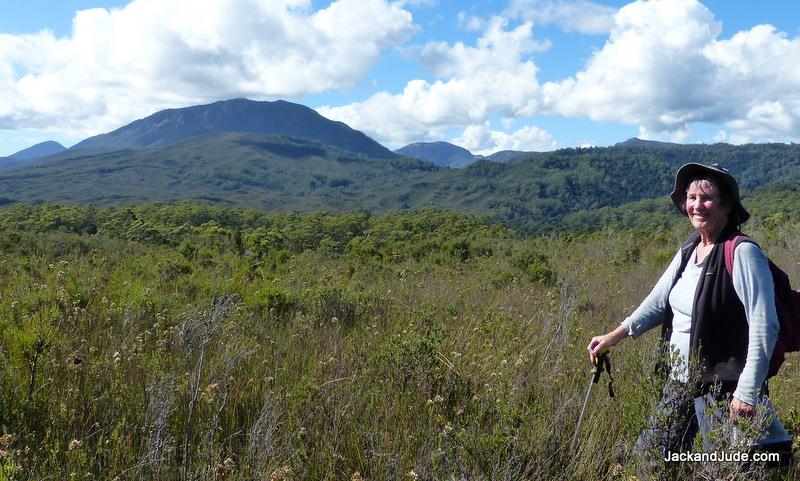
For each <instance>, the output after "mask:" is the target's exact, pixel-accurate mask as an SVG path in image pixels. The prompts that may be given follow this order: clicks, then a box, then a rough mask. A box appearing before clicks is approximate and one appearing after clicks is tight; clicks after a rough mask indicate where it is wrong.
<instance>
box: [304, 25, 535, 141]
mask: <svg viewBox="0 0 800 481" xmlns="http://www.w3.org/2000/svg"><path fill="white" fill-rule="evenodd" d="M506 27H507V23H506V21H505V20H503V19H501V18H493V19H492V20H491V21H490V22H489V26H488V28H487V30H486V31H485V32H484V33H483V35H482V36H481V38H480V39H479V40H478V41H477V43H476V45H475V46H467V45H464V44H463V43H461V42H457V43H455V44H453V45H450V44H447V43H444V42H432V43H429V44H427V45H425V46H424V47H423V48H422V51H421V53H420V58H421V59H422V61H423V62H424V63H425V64H426V65H427V66H428V68H429V69H430V70H431V71H432V72H433V73H434V74H435V75H436V76H437V77H438V78H439V79H441V80H436V81H433V82H428V81H425V80H412V81H410V82H408V83H407V84H406V86H405V88H404V89H403V91H402V92H400V93H397V94H391V93H389V92H380V93H378V94H375V95H373V96H372V97H370V98H368V99H366V100H365V101H363V102H357V103H352V104H349V105H344V106H338V107H336V106H324V107H320V108H319V109H317V110H318V111H319V112H320V113H321V114H322V115H325V116H326V117H329V118H334V119H337V120H341V121H343V122H345V123H347V124H348V125H351V126H353V127H355V128H357V129H361V130H364V131H365V132H367V133H368V134H369V135H371V136H373V137H375V138H377V139H378V140H380V141H382V142H386V143H388V144H390V145H392V146H393V147H394V146H396V147H399V146H402V145H405V144H406V143H409V142H412V141H421V140H441V138H442V136H443V135H444V133H445V132H447V131H448V130H451V129H453V128H464V127H465V126H468V125H471V124H476V123H483V122H484V121H485V120H487V119H488V118H489V117H491V116H493V115H499V116H501V117H517V116H521V115H528V114H529V113H532V112H535V111H537V110H538V109H539V106H538V102H539V98H540V94H539V83H538V81H537V80H536V72H537V67H536V65H535V64H534V63H533V61H532V60H530V59H528V58H526V57H527V55H528V54H530V53H532V52H535V51H539V50H540V49H541V48H543V45H542V44H541V43H540V42H537V41H536V40H535V39H534V38H533V26H532V25H531V23H524V24H522V25H520V26H518V27H516V28H513V29H511V30H507V29H506Z"/></svg>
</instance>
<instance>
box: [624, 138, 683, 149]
mask: <svg viewBox="0 0 800 481" xmlns="http://www.w3.org/2000/svg"><path fill="white" fill-rule="evenodd" d="M682 145H683V144H676V143H673V142H660V141H658V140H644V139H640V138H639V137H631V138H630V139H628V140H625V141H623V142H619V143H617V144H616V145H615V146H616V147H680V146H682Z"/></svg>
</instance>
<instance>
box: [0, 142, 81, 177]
mask: <svg viewBox="0 0 800 481" xmlns="http://www.w3.org/2000/svg"><path fill="white" fill-rule="evenodd" d="M65 150H67V148H66V147H64V146H63V145H61V144H59V143H58V142H54V141H52V140H48V141H47V142H41V143H38V144H36V145H34V146H32V147H28V148H27V149H23V150H20V151H19V152H17V153H15V154H11V155H9V156H8V157H0V170H7V169H12V168H14V167H18V166H21V165H23V164H26V163H28V162H30V161H33V160H36V159H40V158H42V157H47V156H48V155H53V154H58V153H60V152H64V151H65Z"/></svg>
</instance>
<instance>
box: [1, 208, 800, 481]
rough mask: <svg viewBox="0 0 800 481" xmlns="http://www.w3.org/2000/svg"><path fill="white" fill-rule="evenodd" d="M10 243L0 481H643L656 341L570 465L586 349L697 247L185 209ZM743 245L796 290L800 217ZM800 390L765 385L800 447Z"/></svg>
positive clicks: (91, 217)
mask: <svg viewBox="0 0 800 481" xmlns="http://www.w3.org/2000/svg"><path fill="white" fill-rule="evenodd" d="M0 227H2V230H0V295H1V296H2V297H1V298H0V366H1V367H0V436H2V437H0V443H2V445H0V479H75V480H79V479H83V480H88V479H120V480H123V479H131V480H133V479H202V480H205V479H241V480H245V479H248V480H249V479H264V480H278V479H351V480H355V479H368V480H390V479H391V480H394V479H417V478H421V479H628V477H629V476H630V475H632V474H634V468H635V465H636V463H635V462H634V459H633V458H632V457H631V456H630V455H629V453H630V450H631V447H632V445H633V442H634V440H635V438H636V436H637V434H638V433H639V431H640V430H641V429H642V427H643V426H644V423H645V419H646V416H647V413H649V412H651V411H652V406H653V404H654V403H655V401H656V400H657V391H658V385H657V383H656V382H655V381H654V378H653V376H651V373H652V368H653V363H654V361H655V359H654V354H653V353H654V352H655V349H654V347H655V345H656V341H657V339H656V338H657V335H656V333H652V334H651V335H649V336H646V338H643V339H640V340H638V341H635V342H626V343H624V344H623V345H621V346H620V347H619V348H617V349H615V351H614V352H613V354H612V356H613V359H612V361H613V363H614V369H615V371H614V374H615V380H616V390H617V398H615V399H610V398H608V397H607V395H606V394H605V393H604V392H603V389H597V390H596V391H595V396H594V398H593V399H592V403H591V408H590V412H589V415H588V418H587V420H586V421H585V423H584V426H583V430H582V431H583V432H582V436H581V442H580V444H579V446H578V452H577V453H576V454H573V453H570V452H569V449H568V448H569V443H570V440H571V438H572V435H573V432H574V428H575V424H576V422H577V418H578V414H579V411H580V408H581V405H582V402H583V396H584V394H585V389H586V382H587V380H588V374H589V372H588V371H589V367H590V366H588V363H587V361H586V354H585V345H586V344H587V342H588V339H589V338H590V337H591V336H592V335H594V334H596V333H600V332H605V331H606V330H608V329H609V328H611V327H612V326H614V325H615V324H616V323H618V322H619V321H620V320H621V319H622V318H623V317H624V316H625V315H626V314H627V313H629V312H630V311H631V309H632V308H633V307H634V306H635V305H636V304H637V303H638V302H639V301H640V300H641V299H642V298H643V297H644V296H645V295H646V294H647V292H648V290H649V288H650V286H652V284H653V283H654V281H655V279H656V278H657V276H658V275H659V274H660V272H661V270H662V269H663V268H664V266H665V265H666V263H667V262H668V261H669V259H670V258H671V257H672V255H673V254H674V251H675V247H676V246H677V245H678V243H679V242H681V241H682V240H683V239H684V238H685V237H686V235H687V233H688V231H687V230H686V229H685V227H684V226H682V225H679V226H677V227H668V228H662V229H659V230H648V231H612V230H603V231H599V232H596V233H594V234H591V235H585V236H563V237H552V238H544V237H542V238H519V237H517V236H516V235H515V234H514V233H512V232H511V231H508V230H506V229H504V228H502V227H499V226H488V225H486V224H484V223H482V222H480V221H479V220H476V219H474V218H472V217H468V216H464V215H460V214H452V213H448V212H442V211H423V212H417V213H410V214H404V215H400V214H391V215H385V216H380V217H371V216H368V215H366V214H349V215H342V216H335V215H329V214H316V215H308V216H299V215H294V214H269V215H265V214H261V213H258V212H256V211H244V210H238V209H224V208H208V207H202V206H197V205H192V204H179V205H171V206H169V205H168V206H158V205H149V206H140V207H129V208H127V207H126V208H116V209H104V210H95V209H92V208H73V207H59V206H53V205H50V206H47V205H45V206H38V207H30V206H15V207H13V208H9V209H6V210H3V211H0ZM749 233H751V234H752V235H754V236H755V238H756V239H757V240H759V241H760V242H761V243H762V245H763V246H764V247H765V249H766V250H767V251H768V252H769V253H770V255H771V256H772V257H773V258H774V259H775V260H776V261H777V262H778V263H779V264H781V265H783V266H784V267H786V268H787V270H788V271H789V272H790V275H791V276H792V279H793V280H795V283H796V284H800V270H798V261H800V254H799V253H800V228H798V225H797V224H796V223H795V221H794V220H793V218H792V217H791V216H783V217H780V218H774V217H770V218H767V219H760V220H759V219H756V221H755V222H754V225H753V228H752V230H750V231H749ZM798 374H800V363H798V359H797V357H796V356H795V355H792V356H790V357H789V359H788V361H787V363H786V365H785V367H784V370H783V372H782V373H781V375H780V376H779V378H778V379H776V380H775V381H774V382H773V383H772V385H771V388H772V391H773V393H774V402H775V404H776V406H777V409H778V411H779V413H780V414H781V417H782V419H783V420H784V422H785V423H786V425H787V427H788V428H789V429H790V430H792V432H793V433H798V432H800V431H799V430H800V411H799V410H798V403H797V399H798V396H800V386H798V384H797V382H796V379H797V376H798ZM795 474H796V473H795V472H794V471H784V472H777V473H775V474H774V476H776V477H782V478H785V479H791V478H792V477H793V476H794V475H795Z"/></svg>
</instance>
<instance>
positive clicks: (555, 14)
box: [507, 0, 616, 34]
mask: <svg viewBox="0 0 800 481" xmlns="http://www.w3.org/2000/svg"><path fill="white" fill-rule="evenodd" d="M615 11H616V10H615V9H614V8H611V7H609V6H607V5H601V4H598V3H594V2H590V1H587V0H512V1H511V2H510V3H509V5H508V8H507V14H508V15H509V16H512V17H515V18H520V17H521V18H523V19H525V20H529V21H532V22H534V23H543V24H549V23H552V24H556V25H559V26H560V27H561V28H563V29H564V30H566V31H574V32H580V33H584V34H604V33H608V32H609V31H610V30H611V27H612V26H613V24H614V19H613V16H614V12H615Z"/></svg>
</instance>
